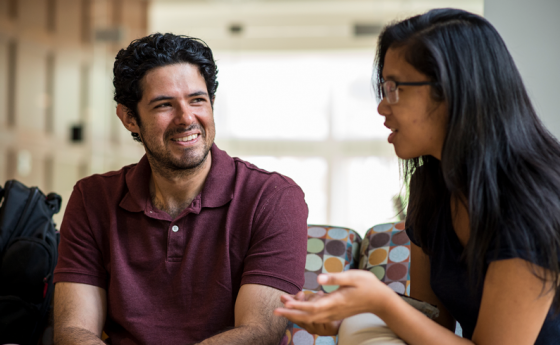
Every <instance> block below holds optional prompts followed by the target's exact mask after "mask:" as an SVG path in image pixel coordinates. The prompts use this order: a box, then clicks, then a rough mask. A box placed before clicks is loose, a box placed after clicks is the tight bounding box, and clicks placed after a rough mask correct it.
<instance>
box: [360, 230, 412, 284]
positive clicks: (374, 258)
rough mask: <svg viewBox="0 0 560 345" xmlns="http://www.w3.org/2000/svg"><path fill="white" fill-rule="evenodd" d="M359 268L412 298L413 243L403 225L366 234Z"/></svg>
mask: <svg viewBox="0 0 560 345" xmlns="http://www.w3.org/2000/svg"><path fill="white" fill-rule="evenodd" d="M359 268H360V269H365V270H368V271H370V272H372V273H373V274H375V275H376V276H377V278H379V280H381V281H382V282H384V283H385V284H387V285H389V287H391V288H392V289H393V290H395V291H396V292H398V293H401V294H406V295H410V272H409V271H410V239H409V238H408V235H407V234H406V232H405V231H404V223H403V222H400V223H387V224H380V225H376V226H374V227H372V228H371V229H369V230H368V231H367V232H366V235H365V236H364V240H363V241H362V244H361V247H360V264H359Z"/></svg>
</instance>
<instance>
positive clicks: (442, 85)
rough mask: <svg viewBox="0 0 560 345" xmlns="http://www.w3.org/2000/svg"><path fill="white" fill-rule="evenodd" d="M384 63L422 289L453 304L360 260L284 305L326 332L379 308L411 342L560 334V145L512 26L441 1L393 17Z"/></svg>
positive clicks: (548, 339)
mask: <svg viewBox="0 0 560 345" xmlns="http://www.w3.org/2000/svg"><path fill="white" fill-rule="evenodd" d="M376 65H377V66H376V67H377V71H378V74H377V76H376V77H377V85H379V89H378V90H379V93H380V96H382V100H381V102H380V104H379V107H378V111H379V114H381V115H382V116H384V117H385V119H386V121H385V126H387V127H388V128H389V129H390V130H391V131H392V133H391V134H390V135H389V139H388V140H389V142H390V143H392V144H393V145H394V148H395V152H396V154H397V156H399V157H400V158H401V159H402V160H403V167H404V175H405V176H404V178H405V180H409V181H410V195H409V201H408V212H407V217H406V228H407V233H408V234H409V237H410V238H411V241H412V243H413V244H412V250H411V268H410V269H411V273H410V276H411V285H410V287H411V289H410V291H411V296H412V297H414V298H417V299H420V300H423V301H427V302H430V303H432V304H435V305H437V306H438V308H439V309H440V316H439V317H438V318H437V319H436V320H435V321H436V322H434V321H432V320H430V319H428V318H426V317H424V316H423V315H422V314H421V313H420V312H418V311H417V310H416V309H414V308H413V307H411V306H410V305H408V304H407V303H406V302H404V301H403V300H402V299H401V298H400V297H399V296H398V295H396V294H395V293H393V291H392V290H391V289H390V288H389V287H387V286H386V285H385V284H383V283H382V282H380V281H379V280H378V279H377V278H376V277H375V276H374V275H373V274H371V273H369V272H366V271H357V270H352V271H348V272H344V273H339V274H330V275H321V276H319V278H318V281H319V283H320V284H324V285H340V288H339V289H338V290H337V291H336V292H333V293H331V294H328V295H323V296H317V295H316V296H313V297H312V298H307V300H306V298H305V297H304V295H303V294H302V293H300V294H298V295H296V296H295V297H294V296H284V297H283V302H284V304H285V307H284V308H279V309H277V310H276V312H275V313H276V314H278V315H282V316H285V317H287V318H288V319H290V320H292V321H293V322H295V323H297V324H299V325H301V326H302V327H304V328H306V329H307V330H308V331H309V332H311V333H317V334H323V335H327V334H336V333H337V332H338V328H339V326H340V323H341V320H343V319H344V318H348V317H350V316H352V315H356V314H360V313H373V314H375V315H377V316H378V317H379V318H380V319H381V320H382V321H383V322H384V323H385V324H386V325H387V326H388V327H389V328H390V329H391V330H392V331H393V332H394V333H395V334H396V335H397V336H398V337H400V338H401V339H402V340H404V341H405V342H406V343H407V344H410V345H416V344H430V345H433V344H446V345H448V344H472V343H474V344H493V345H495V344H508V345H509V344H539V345H540V344H560V315H559V313H557V311H560V308H559V307H560V299H559V298H558V296H560V294H559V293H558V292H559V291H560V265H559V254H560V252H559V251H560V144H559V143H558V141H557V140H556V139H555V138H554V137H553V136H552V135H551V134H550V133H549V132H548V131H547V130H546V129H545V128H544V126H543V125H542V123H541V121H540V120H539V118H538V117H537V115H536V113H535V110H534V109H533V106H532V105H531V101H530V100H529V97H528V95H527V92H526V90H525V87H524V85H523V82H522V80H521V76H520V75H519V72H518V71H517V68H516V67H515V64H514V62H513V59H512V57H511V55H510V54H509V52H508V50H507V48H506V46H505V44H504V42H503V40H502V39H501V37H500V36H499V34H498V32H497V31H496V30H495V28H494V27H493V26H492V25H491V24H490V23H489V22H488V21H487V20H485V19H484V18H482V17H480V16H478V15H474V14H471V13H468V12H465V11H461V10H454V9H438V10H432V11H429V12H427V13H426V14H423V15H419V16H415V17H412V18H409V19H406V20H404V21H401V22H398V23H396V24H392V25H389V26H387V27H386V28H385V29H384V31H383V32H382V34H381V36H380V38H379V42H378V47H377V56H376ZM455 321H459V323H460V324H461V326H462V329H463V336H464V337H463V338H461V337H458V336H456V335H455V334H454V332H453V330H454V328H455Z"/></svg>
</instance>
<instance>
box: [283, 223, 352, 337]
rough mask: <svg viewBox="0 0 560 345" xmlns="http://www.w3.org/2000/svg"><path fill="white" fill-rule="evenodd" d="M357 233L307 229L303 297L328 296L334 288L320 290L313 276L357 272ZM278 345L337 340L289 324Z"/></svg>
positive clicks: (335, 287) (327, 229)
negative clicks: (304, 294) (352, 269)
mask: <svg viewBox="0 0 560 345" xmlns="http://www.w3.org/2000/svg"><path fill="white" fill-rule="evenodd" d="M361 242H362V239H361V237H360V235H358V233H357V232H355V231H354V230H352V229H348V228H341V227H331V226H325V225H308V226H307V259H306V262H305V283H304V284H303V291H304V292H305V293H315V292H318V291H324V292H331V291H334V290H336V289H337V288H338V286H321V285H319V284H318V283H317V276H318V275H319V274H321V273H336V272H342V271H346V270H349V269H351V268H358V262H359V261H358V258H359V254H360V243H361ZM281 344H282V345H284V344H286V345H288V344H289V345H335V344H337V337H321V336H318V335H314V334H309V333H307V331H305V330H304V329H302V328H300V327H299V326H297V325H294V324H293V323H291V322H290V323H289V325H288V328H287V330H286V335H285V336H284V338H283V339H282V342H281Z"/></svg>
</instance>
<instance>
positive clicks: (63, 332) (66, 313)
mask: <svg viewBox="0 0 560 345" xmlns="http://www.w3.org/2000/svg"><path fill="white" fill-rule="evenodd" d="M106 312H107V299H106V292H105V290H104V289H102V288H100V287H97V286H93V285H86V284H78V283H62V282H61V283H57V284H56V285H55V289H54V343H55V344H57V345H66V344H85V345H90V344H92V345H93V344H104V342H103V341H102V340H101V333H102V331H103V325H104V324H105V315H106Z"/></svg>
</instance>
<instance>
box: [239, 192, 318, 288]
mask: <svg viewBox="0 0 560 345" xmlns="http://www.w3.org/2000/svg"><path fill="white" fill-rule="evenodd" d="M307 214H308V209H307V204H306V203H305V200H304V194H303V191H302V190H301V188H299V187H298V186H295V185H290V186H287V187H284V188H283V189H282V188H279V190H278V191H275V192H274V193H273V194H272V195H271V196H269V197H268V199H267V200H264V202H263V203H262V206H261V207H260V210H258V211H257V213H256V215H255V220H254V224H253V229H252V235H251V241H250V247H249V250H248V253H247V255H246V257H245V261H244V271H243V276H242V279H241V284H242V285H243V284H260V285H266V286H270V287H273V288H276V289H278V290H282V291H285V292H287V293H290V294H295V293H297V292H298V291H300V290H301V289H302V287H303V283H304V273H305V272H304V271H305V259H306V256H307Z"/></svg>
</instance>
